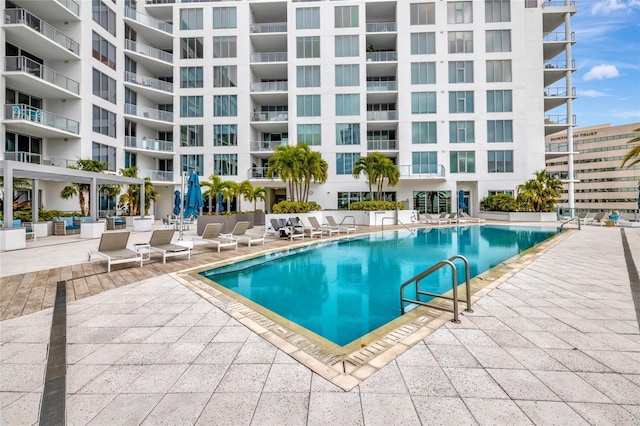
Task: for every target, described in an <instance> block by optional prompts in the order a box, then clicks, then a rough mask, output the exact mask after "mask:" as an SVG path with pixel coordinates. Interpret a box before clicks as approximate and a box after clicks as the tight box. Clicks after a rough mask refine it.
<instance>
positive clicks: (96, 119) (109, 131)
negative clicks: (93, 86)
mask: <svg viewBox="0 0 640 426" xmlns="http://www.w3.org/2000/svg"><path fill="white" fill-rule="evenodd" d="M93 131H94V132H96V133H100V134H102V135H106V136H110V137H112V138H115V137H116V115H115V114H114V113H113V112H111V111H108V110H106V109H102V108H100V107H98V106H95V105H94V106H93Z"/></svg>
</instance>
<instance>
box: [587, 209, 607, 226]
mask: <svg viewBox="0 0 640 426" xmlns="http://www.w3.org/2000/svg"><path fill="white" fill-rule="evenodd" d="M606 214H607V213H606V212H598V213H596V215H595V216H594V217H592V218H590V219H585V221H584V223H585V225H600V226H603V225H604V223H605V222H606V219H605V215H606Z"/></svg>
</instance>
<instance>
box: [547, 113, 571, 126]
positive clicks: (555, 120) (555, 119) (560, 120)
mask: <svg viewBox="0 0 640 426" xmlns="http://www.w3.org/2000/svg"><path fill="white" fill-rule="evenodd" d="M569 120H571V122H569ZM544 124H549V125H553V124H567V125H574V124H576V116H575V115H573V116H572V117H571V118H570V117H569V116H568V115H545V116H544Z"/></svg>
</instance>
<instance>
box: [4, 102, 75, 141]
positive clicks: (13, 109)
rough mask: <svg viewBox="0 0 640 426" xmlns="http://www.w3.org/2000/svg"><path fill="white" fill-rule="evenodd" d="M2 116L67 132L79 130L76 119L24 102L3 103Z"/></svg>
mask: <svg viewBox="0 0 640 426" xmlns="http://www.w3.org/2000/svg"><path fill="white" fill-rule="evenodd" d="M4 118H5V119H6V120H27V121H30V122H32V123H37V124H42V125H44V126H47V127H52V128H54V129H58V130H62V131H65V132H69V133H75V134H78V133H79V132H80V123H78V122H77V121H75V120H71V119H69V118H66V117H63V116H61V115H57V114H54V113H52V112H47V111H44V110H42V109H39V108H34V107H32V106H30V105H25V104H7V105H5V106H4Z"/></svg>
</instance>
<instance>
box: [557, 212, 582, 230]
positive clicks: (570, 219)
mask: <svg viewBox="0 0 640 426" xmlns="http://www.w3.org/2000/svg"><path fill="white" fill-rule="evenodd" d="M574 220H575V221H576V222H578V231H580V230H581V229H582V228H581V226H580V218H579V217H578V216H574V217H571V218H569V219H567V220H565V221H564V222H562V223H561V224H560V229H564V226H565V225H566V224H567V223H570V222H573V221H574Z"/></svg>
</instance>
